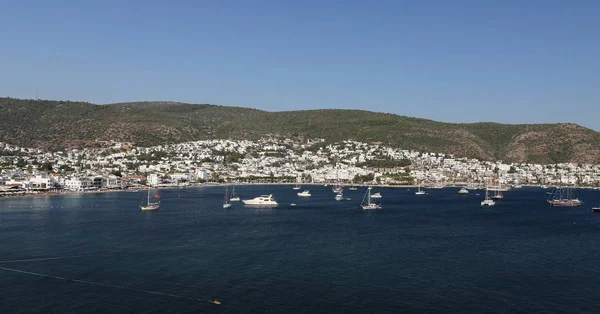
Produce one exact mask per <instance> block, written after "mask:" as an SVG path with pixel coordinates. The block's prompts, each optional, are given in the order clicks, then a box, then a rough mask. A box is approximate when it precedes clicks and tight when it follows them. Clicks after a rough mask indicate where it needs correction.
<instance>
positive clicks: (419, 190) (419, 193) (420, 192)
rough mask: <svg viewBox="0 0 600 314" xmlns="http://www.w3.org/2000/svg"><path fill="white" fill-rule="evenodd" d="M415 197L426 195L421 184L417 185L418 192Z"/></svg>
mask: <svg viewBox="0 0 600 314" xmlns="http://www.w3.org/2000/svg"><path fill="white" fill-rule="evenodd" d="M415 195H425V191H423V190H421V182H419V184H417V191H416V192H415Z"/></svg>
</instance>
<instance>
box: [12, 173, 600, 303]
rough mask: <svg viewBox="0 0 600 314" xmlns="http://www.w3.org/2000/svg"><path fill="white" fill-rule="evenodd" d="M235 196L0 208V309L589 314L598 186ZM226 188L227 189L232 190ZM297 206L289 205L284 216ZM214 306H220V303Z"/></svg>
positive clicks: (596, 273)
mask: <svg viewBox="0 0 600 314" xmlns="http://www.w3.org/2000/svg"><path fill="white" fill-rule="evenodd" d="M304 188H306V189H310V191H311V193H312V196H311V197H307V198H301V197H298V196H296V193H297V192H298V191H296V190H293V189H292V186H289V185H288V186H283V185H280V186H278V185H253V186H238V187H236V190H235V191H236V193H237V194H239V195H240V196H241V197H242V199H247V198H253V197H256V196H258V195H260V194H273V195H274V197H275V199H276V200H277V201H278V202H279V205H278V206H277V207H271V208H269V207H262V208H255V207H248V206H244V205H242V204H241V203H234V204H233V206H232V207H231V208H228V209H223V208H222V203H223V199H224V193H225V187H223V186H218V187H199V188H190V189H170V190H157V191H153V192H152V193H157V194H159V195H160V196H161V207H160V209H159V210H157V211H152V212H142V211H140V209H139V205H140V204H141V203H142V202H143V201H145V198H146V192H143V191H140V192H115V193H97V194H78V195H64V196H51V197H50V196H49V197H36V198H21V199H3V200H0V313H598V312H600V298H598V297H597V294H598V291H600V214H594V213H592V212H591V208H592V207H594V206H599V205H600V191H598V190H583V189H582V190H578V191H577V192H576V193H577V196H578V197H579V198H580V199H581V200H583V201H584V204H583V205H582V206H580V207H575V208H556V207H549V206H548V204H547V202H546V198H547V194H546V192H548V191H549V190H544V189H541V188H539V187H538V188H533V187H531V188H527V187H524V188H521V189H514V190H511V191H508V192H504V196H505V198H504V199H502V200H499V201H497V203H496V206H493V207H481V206H480V202H481V201H482V200H483V198H484V193H485V192H484V191H481V190H479V191H470V194H469V195H467V196H462V195H459V194H457V191H458V188H444V189H426V190H425V191H426V192H427V194H426V195H415V194H414V192H415V189H414V188H412V189H407V188H377V187H376V188H374V190H373V192H381V194H382V195H383V197H382V198H381V199H379V200H378V202H380V203H381V204H382V209H380V210H377V211H363V210H362V209H361V207H360V203H361V201H362V199H363V197H364V195H365V192H366V188H365V187H360V188H359V189H358V190H356V191H351V190H349V189H345V191H344V196H345V197H346V198H348V199H346V200H344V201H335V200H334V196H335V194H334V193H332V190H331V187H324V186H305V187H304ZM230 191H231V189H230ZM292 203H295V204H296V206H291V204H292ZM215 303H220V304H215Z"/></svg>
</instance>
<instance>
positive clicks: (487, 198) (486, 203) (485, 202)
mask: <svg viewBox="0 0 600 314" xmlns="http://www.w3.org/2000/svg"><path fill="white" fill-rule="evenodd" d="M494 205H496V202H494V200H493V199H491V198H490V193H489V190H488V187H487V186H486V187H485V199H484V200H483V201H482V202H481V206H494Z"/></svg>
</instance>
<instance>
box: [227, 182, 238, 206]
mask: <svg viewBox="0 0 600 314" xmlns="http://www.w3.org/2000/svg"><path fill="white" fill-rule="evenodd" d="M229 201H230V202H239V201H240V197H239V196H235V185H234V186H233V188H232V189H231V198H230V199H229Z"/></svg>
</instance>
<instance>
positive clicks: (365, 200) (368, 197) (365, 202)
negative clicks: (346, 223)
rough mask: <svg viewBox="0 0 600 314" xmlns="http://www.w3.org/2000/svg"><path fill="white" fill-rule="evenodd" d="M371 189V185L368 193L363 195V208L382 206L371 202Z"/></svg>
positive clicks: (361, 205) (378, 207) (370, 208)
mask: <svg viewBox="0 0 600 314" xmlns="http://www.w3.org/2000/svg"><path fill="white" fill-rule="evenodd" d="M371 189H372V188H371V187H369V188H367V193H365V197H363V200H362V202H361V203H360V207H362V209H366V210H372V209H380V208H381V205H379V204H376V203H373V202H371Z"/></svg>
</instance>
